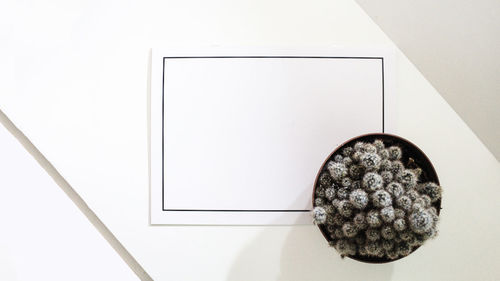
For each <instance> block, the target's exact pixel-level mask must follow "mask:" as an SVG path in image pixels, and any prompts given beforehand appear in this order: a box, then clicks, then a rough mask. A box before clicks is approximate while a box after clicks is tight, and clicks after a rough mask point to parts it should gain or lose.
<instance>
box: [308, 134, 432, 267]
mask: <svg viewBox="0 0 500 281" xmlns="http://www.w3.org/2000/svg"><path fill="white" fill-rule="evenodd" d="M401 159H402V150H401V148H400V147H398V146H390V147H385V145H384V143H383V141H381V140H375V141H374V142H373V143H366V142H357V143H356V144H355V145H354V146H353V147H345V148H344V149H343V150H342V151H341V152H339V153H337V154H336V155H334V156H333V158H332V160H331V161H329V162H328V163H327V165H326V169H325V171H323V172H322V173H321V174H320V176H319V179H318V181H317V186H316V190H315V199H314V209H313V212H312V214H313V221H314V223H315V224H320V225H322V227H323V228H324V229H325V230H326V231H327V233H328V235H329V236H330V238H331V240H330V245H331V246H333V247H334V248H335V249H336V250H337V251H338V252H339V253H340V254H341V256H342V257H344V256H366V257H378V258H385V259H389V260H393V259H396V258H399V257H403V256H407V255H409V254H410V253H411V252H412V251H413V249H414V248H415V247H418V246H420V245H422V244H423V243H424V241H425V240H427V239H429V238H433V237H434V236H435V235H436V224H437V221H438V213H437V210H436V208H435V207H434V206H433V204H434V203H435V202H436V201H437V200H439V199H440V198H441V187H440V186H439V185H437V184H436V183H433V182H423V183H422V182H420V181H419V178H420V175H421V173H422V170H421V169H420V168H418V167H412V168H411V169H410V168H407V167H405V165H404V164H403V163H402V162H401Z"/></svg>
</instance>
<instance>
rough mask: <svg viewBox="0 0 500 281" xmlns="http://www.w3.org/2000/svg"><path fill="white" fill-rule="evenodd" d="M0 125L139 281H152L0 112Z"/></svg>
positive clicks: (81, 199) (63, 179) (65, 182)
mask: <svg viewBox="0 0 500 281" xmlns="http://www.w3.org/2000/svg"><path fill="white" fill-rule="evenodd" d="M0 123H2V125H3V126H4V127H5V128H6V129H7V131H9V132H10V133H11V134H12V135H13V136H14V137H15V138H16V139H17V141H19V143H21V145H22V146H23V147H24V149H26V150H27V151H28V153H29V154H31V156H33V158H34V159H35V160H36V161H37V162H38V164H39V165H40V166H41V167H42V168H43V169H44V170H45V172H47V174H49V176H50V177H51V178H52V179H53V180H54V182H55V183H56V184H57V185H58V186H59V187H60V188H61V189H62V191H64V193H66V195H67V196H68V197H69V199H71V201H72V202H73V203H74V204H75V205H76V206H77V207H78V209H79V210H80V211H81V212H82V213H83V215H85V217H86V218H87V219H88V220H89V222H90V223H91V224H92V225H93V226H94V227H95V228H96V229H97V231H98V232H99V233H100V234H101V235H102V236H103V237H104V239H105V240H106V241H107V242H108V243H109V245H110V246H111V247H112V248H113V249H114V250H115V251H116V253H117V254H118V255H119V256H120V257H121V258H122V260H123V261H124V262H125V263H126V264H127V265H128V267H130V269H131V270H132V271H133V272H134V273H135V274H136V275H137V277H139V278H140V279H141V280H153V279H152V278H151V276H149V274H148V273H147V272H146V271H145V270H144V268H143V267H142V266H141V265H140V264H139V263H138V262H137V260H136V259H135V258H134V257H133V256H132V255H131V254H130V253H129V252H128V251H127V249H126V248H125V247H124V246H123V244H122V243H121V242H120V241H119V240H118V239H117V238H116V236H114V235H113V233H112V232H111V231H110V230H109V228H108V227H107V226H106V225H105V224H104V223H103V222H102V221H101V220H100V219H99V217H98V216H97V215H96V214H95V212H94V211H92V209H90V207H89V206H88V205H87V203H86V202H85V200H83V198H82V197H81V196H80V195H79V194H78V193H77V192H76V191H75V189H74V188H73V187H72V186H71V185H70V184H69V183H68V181H66V179H65V178H64V177H63V176H62V175H61V174H60V173H59V172H58V171H57V169H56V168H55V167H54V165H52V164H51V163H50V161H49V160H47V158H45V156H44V155H43V154H42V153H41V152H40V150H38V148H36V146H35V145H34V144H33V143H32V142H31V141H30V140H29V139H28V137H26V135H24V133H23V132H22V131H21V130H19V128H17V127H16V125H15V124H14V123H13V122H12V121H11V120H10V119H9V117H7V115H5V113H4V112H3V111H2V110H0Z"/></svg>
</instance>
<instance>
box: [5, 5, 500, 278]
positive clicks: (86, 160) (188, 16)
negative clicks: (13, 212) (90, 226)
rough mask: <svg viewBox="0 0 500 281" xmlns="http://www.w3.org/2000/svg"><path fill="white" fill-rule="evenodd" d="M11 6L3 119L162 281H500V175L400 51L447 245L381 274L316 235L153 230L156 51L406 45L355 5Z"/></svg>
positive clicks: (304, 230)
mask: <svg viewBox="0 0 500 281" xmlns="http://www.w3.org/2000/svg"><path fill="white" fill-rule="evenodd" d="M1 5H2V8H1V9H0V38H1V41H2V44H1V45H0V59H1V61H2V63H1V64H0V77H1V81H2V83H0V107H1V109H2V110H3V111H4V112H5V113H6V114H7V115H8V116H9V117H10V118H11V119H13V121H14V122H15V123H16V124H17V125H18V126H19V127H20V128H21V129H22V130H23V131H24V132H25V133H26V134H27V136H28V137H29V138H30V139H31V140H32V141H33V142H34V143H35V145H37V146H38V147H39V149H40V150H41V151H42V152H43V153H44V154H45V156H46V157H47V158H48V159H49V160H51V161H52V162H53V163H54V165H55V166H56V168H58V169H59V170H60V172H61V173H62V174H63V175H64V176H65V177H66V179H67V180H68V181H69V182H70V183H71V184H72V185H73V187H74V188H75V189H76V190H77V191H78V192H79V193H80V195H81V196H82V197H83V198H84V199H85V200H86V201H87V202H88V204H89V206H90V207H91V208H92V209H93V210H94V211H95V212H96V213H97V215H98V216H99V217H100V218H101V219H102V220H103V222H104V223H105V224H106V225H107V226H108V227H109V228H110V229H111V231H112V232H113V233H114V234H115V235H116V236H117V237H118V239H119V240H120V241H121V242H122V243H123V244H124V246H125V247H126V248H127V249H128V250H129V251H130V252H131V254H132V255H134V257H135V258H136V259H137V260H138V262H139V263H141V264H142V266H143V267H144V268H145V269H146V271H147V272H148V273H149V274H150V275H151V276H152V277H153V278H154V279H155V280H200V279H203V280H331V279H339V280H367V279H370V280H498V279H500V270H499V269H498V267H497V264H498V252H499V243H498V238H497V237H499V235H500V227H499V224H498V219H497V217H496V213H497V212H496V211H497V209H498V196H499V195H500V194H499V193H500V191H499V189H498V186H500V167H499V164H498V162H497V161H496V160H495V159H494V157H493V156H492V155H491V154H490V153H489V152H488V151H487V150H486V148H485V147H484V146H483V145H482V144H481V143H480V142H479V140H478V139H477V138H476V137H475V136H474V135H473V134H472V132H471V131H470V130H469V129H468V128H467V127H466V125H465V124H464V123H463V122H462V121H461V120H460V118H459V117H458V116H457V115H456V114H455V112H453V110H451V109H450V107H449V106H448V105H447V104H446V103H445V102H444V100H443V99H442V98H441V97H440V96H439V94H438V93H437V92H436V91H435V90H434V89H433V88H432V87H431V86H430V85H429V83H427V81H426V80H425V79H424V78H423V77H422V76H421V75H420V73H419V72H418V71H417V70H416V69H415V68H414V67H413V66H412V65H411V64H410V63H409V62H408V60H407V59H406V58H405V57H404V55H402V54H401V53H399V52H398V54H397V61H398V62H397V67H398V71H397V81H396V82H397V88H396V89H397V92H398V96H399V100H398V107H397V108H398V110H397V123H398V128H399V130H398V132H399V134H400V135H402V136H403V137H405V138H408V139H410V140H412V141H413V142H414V143H416V144H417V145H418V146H419V147H420V148H422V150H423V151H425V152H426V154H427V155H428V156H429V158H430V159H431V161H432V162H433V164H434V165H435V168H436V170H437V172H438V174H439V176H440V180H441V183H442V185H443V186H444V189H445V194H444V200H443V208H444V209H443V210H442V215H441V223H440V225H439V227H440V235H439V236H438V238H437V239H436V240H434V241H431V242H429V243H428V244H426V245H425V246H423V247H422V248H420V249H419V250H418V251H417V252H415V253H414V254H412V255H411V256H410V257H407V258H405V259H403V260H401V261H398V262H396V263H391V264H385V265H367V264H361V263H358V262H355V261H352V260H348V259H347V260H341V259H340V258H339V257H338V255H337V254H336V253H335V252H334V251H333V250H332V249H329V248H327V247H326V242H325V241H324V240H323V238H322V236H321V234H320V233H319V231H318V229H316V228H315V227H314V226H294V227H286V226H285V227H228V226H169V227H165V226H154V227H152V226H149V224H148V210H149V189H148V188H149V187H148V183H149V180H148V153H147V151H148V149H147V145H148V138H147V135H148V132H147V124H148V120H147V118H148V117H147V116H148V110H147V104H148V103H147V99H148V98H147V97H148V95H147V93H148V81H149V73H148V70H149V50H150V48H151V47H158V46H161V47H166V46H170V45H210V44H223V45H245V46H251V45H269V44H275V45H286V46H304V45H316V46H321V47H328V46H332V45H357V46H360V45H365V44H369V45H373V44H381V45H392V43H391V42H390V40H388V39H387V37H386V36H385V35H384V34H383V33H382V32H381V31H380V30H379V28H378V27H377V26H376V25H375V24H374V23H373V22H372V21H371V20H370V18H369V17H368V16H367V15H365V14H364V12H363V11H362V10H361V9H360V8H359V7H358V6H357V5H356V4H355V3H354V2H352V1H348V0H345V1H307V2H305V1H304V2H302V1H259V0H257V1H246V2H242V1H229V0H228V1H161V2H146V1H137V2H134V1H59V2H56V1H53V2H37V1H24V2H23V1H8V2H3V3H2V4H1ZM428 44H432V42H428ZM12 161H14V160H12ZM28 269H29V268H27V269H26V270H28ZM103 279H106V278H104V277H103Z"/></svg>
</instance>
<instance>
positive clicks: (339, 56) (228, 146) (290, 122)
mask: <svg viewBox="0 0 500 281" xmlns="http://www.w3.org/2000/svg"><path fill="white" fill-rule="evenodd" d="M152 59H153V64H152V65H153V70H152V71H153V79H152V92H151V223H152V224H308V223H310V222H311V217H310V214H309V211H310V209H311V206H312V204H311V196H312V190H313V183H314V180H315V177H316V174H317V172H318V169H319V167H320V166H321V164H322V163H323V161H324V160H325V158H326V157H327V156H328V155H329V153H330V152H331V151H332V150H333V149H335V147H336V146H338V145H339V144H340V143H342V142H343V141H345V140H347V139H349V138H351V137H354V136H357V135H360V134H364V133H370V132H383V131H386V132H387V131H391V130H392V126H393V122H392V119H393V118H392V117H393V116H392V115H391V112H392V110H393V108H392V107H393V105H392V103H393V100H394V97H393V96H394V93H393V88H392V86H391V85H390V84H391V83H392V82H391V81H392V79H393V78H392V77H391V76H392V72H391V71H392V70H391V68H392V63H391V62H390V61H391V58H390V56H388V55H387V52H386V51H384V50H371V51H367V50H364V51H360V50H349V49H342V50H340V49H333V50H328V51H321V52H320V51H291V50H288V51H283V50H281V51H280V50H267V52H266V50H259V51H255V50H254V51H241V50H240V51H222V50H217V51H205V52H189V51H182V52H179V51H156V50H155V52H154V55H153V58H152Z"/></svg>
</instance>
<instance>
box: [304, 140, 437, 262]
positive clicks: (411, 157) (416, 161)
mask: <svg viewBox="0 0 500 281" xmlns="http://www.w3.org/2000/svg"><path fill="white" fill-rule="evenodd" d="M377 139H379V140H381V141H382V142H384V144H385V146H386V147H388V146H392V145H398V146H399V147H400V148H401V150H402V152H403V156H402V158H401V162H403V163H404V164H405V166H406V167H408V168H413V167H419V168H420V169H422V174H421V175H420V178H419V180H420V182H429V181H431V182H434V183H436V184H438V185H439V179H438V176H437V174H436V170H435V169H434V166H432V163H431V161H430V160H429V158H427V156H426V155H425V153H424V152H422V150H420V149H419V148H418V147H417V146H416V145H415V144H413V143H411V142H410V141H408V140H406V139H404V138H402V137H399V136H396V135H391V134H383V133H373V134H365V135H361V136H358V137H354V138H352V139H350V140H348V141H346V142H344V143H343V144H341V145H340V146H338V147H337V148H336V149H335V150H334V151H333V152H332V153H330V155H328V157H327V158H326V160H325V161H324V162H323V164H322V165H321V168H320V169H319V171H318V174H317V175H316V180H315V181H314V190H313V196H312V200H313V206H314V199H315V198H316V195H315V194H316V188H317V187H318V185H319V184H318V180H319V176H320V175H321V173H322V172H324V171H327V167H326V166H327V165H326V164H327V163H328V162H329V161H330V160H333V157H334V156H335V155H336V154H337V152H339V151H341V150H342V149H343V148H345V147H348V146H351V147H352V146H354V144H355V143H356V142H358V141H362V142H373V141H375V140H377ZM432 206H433V207H435V208H436V210H437V213H438V215H439V213H440V210H441V199H439V200H437V201H436V202H434V203H433V204H432ZM318 227H319V229H320V230H321V233H322V234H323V236H324V237H325V239H326V240H327V241H328V242H330V241H332V239H331V238H330V235H328V232H327V230H326V226H325V225H318ZM417 249H418V247H417V248H414V249H413V251H412V253H413V252H414V251H416V250H417ZM347 257H349V258H351V259H354V260H357V261H360V262H366V263H388V262H393V261H396V260H398V259H401V258H404V257H399V258H396V259H388V258H378V257H367V256H360V255H354V256H347Z"/></svg>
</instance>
